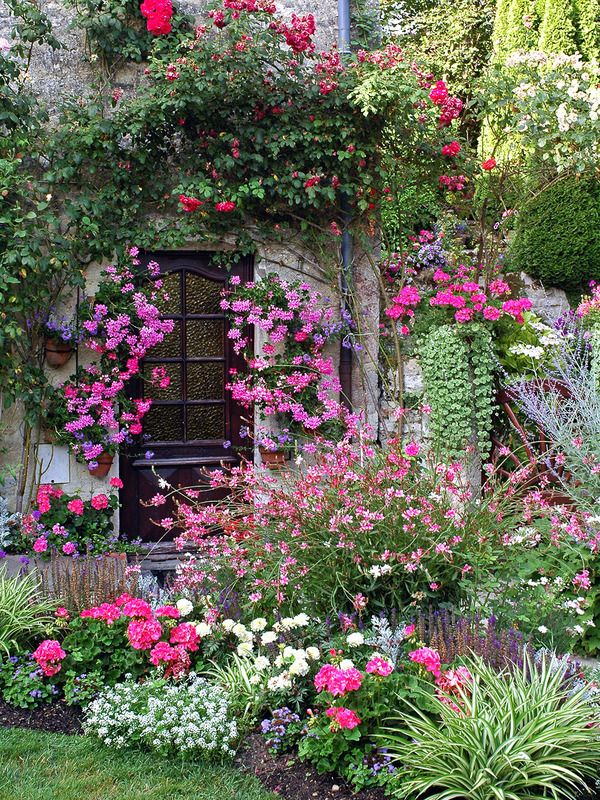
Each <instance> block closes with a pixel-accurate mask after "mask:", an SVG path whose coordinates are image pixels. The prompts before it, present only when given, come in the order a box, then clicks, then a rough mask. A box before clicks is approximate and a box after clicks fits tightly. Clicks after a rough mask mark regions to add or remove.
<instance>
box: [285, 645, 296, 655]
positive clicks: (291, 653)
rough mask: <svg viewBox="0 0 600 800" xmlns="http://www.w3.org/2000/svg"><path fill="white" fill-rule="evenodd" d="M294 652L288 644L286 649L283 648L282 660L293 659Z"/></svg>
mask: <svg viewBox="0 0 600 800" xmlns="http://www.w3.org/2000/svg"><path fill="white" fill-rule="evenodd" d="M294 652H295V651H294V648H293V647H291V645H289V644H288V646H287V647H284V648H283V657H284V658H293V656H294Z"/></svg>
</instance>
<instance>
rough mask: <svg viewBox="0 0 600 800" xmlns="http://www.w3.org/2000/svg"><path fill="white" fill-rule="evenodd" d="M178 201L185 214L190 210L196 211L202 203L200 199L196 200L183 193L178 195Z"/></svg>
mask: <svg viewBox="0 0 600 800" xmlns="http://www.w3.org/2000/svg"><path fill="white" fill-rule="evenodd" d="M179 202H180V203H181V206H182V208H183V210H184V211H185V212H186V214H190V213H191V212H192V211H197V210H198V209H199V208H200V206H203V205H204V203H203V202H202V200H196V198H195V197H187V196H186V195H185V194H180V195H179Z"/></svg>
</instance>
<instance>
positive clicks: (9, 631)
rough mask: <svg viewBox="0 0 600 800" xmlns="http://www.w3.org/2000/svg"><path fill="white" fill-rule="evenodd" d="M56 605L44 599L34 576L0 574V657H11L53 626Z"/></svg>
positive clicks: (4, 572) (3, 570)
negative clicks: (21, 647)
mask: <svg viewBox="0 0 600 800" xmlns="http://www.w3.org/2000/svg"><path fill="white" fill-rule="evenodd" d="M54 605H55V604H54V603H53V602H52V601H50V600H46V599H44V598H43V597H42V595H41V592H40V586H39V583H38V579H37V576H36V575H35V574H33V573H32V574H25V575H15V576H14V577H9V576H8V575H7V574H6V569H2V570H0V653H3V654H5V655H7V656H8V655H11V653H13V652H16V651H18V649H19V647H20V646H22V645H23V644H25V643H26V642H28V641H31V640H32V639H34V638H35V637H36V636H40V635H43V634H44V633H46V631H47V629H48V627H49V626H50V625H52V622H53V618H52V611H53V610H54Z"/></svg>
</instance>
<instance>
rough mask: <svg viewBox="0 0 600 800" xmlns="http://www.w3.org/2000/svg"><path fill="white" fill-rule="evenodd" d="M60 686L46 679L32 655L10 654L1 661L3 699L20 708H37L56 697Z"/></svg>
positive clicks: (0, 688) (0, 680) (0, 685)
mask: <svg viewBox="0 0 600 800" xmlns="http://www.w3.org/2000/svg"><path fill="white" fill-rule="evenodd" d="M58 691H59V690H58V688H57V687H56V686H55V684H53V683H52V682H51V681H48V680H46V678H45V675H44V673H43V671H42V669H41V668H40V666H39V664H38V663H37V662H36V661H35V659H34V658H33V656H31V655H21V656H10V657H9V658H6V659H4V660H2V661H0V692H1V694H2V699H3V700H5V701H6V702H7V703H10V704H11V705H13V706H18V707H19V708H35V707H36V706H38V705H41V704H42V703H50V702H51V701H52V700H54V699H55V698H56V695H57V694H58Z"/></svg>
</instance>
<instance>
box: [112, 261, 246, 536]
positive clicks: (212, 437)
mask: <svg viewBox="0 0 600 800" xmlns="http://www.w3.org/2000/svg"><path fill="white" fill-rule="evenodd" d="M145 260H146V262H147V261H151V260H154V261H157V262H158V263H159V264H160V267H161V273H163V275H164V278H163V285H164V287H165V288H166V290H167V292H168V293H169V295H170V296H169V299H168V300H167V301H164V302H163V303H162V305H161V307H160V310H161V313H162V316H163V317H164V318H165V319H172V320H173V322H174V329H173V333H171V334H169V335H168V336H166V337H165V339H164V341H163V342H162V343H161V344H160V345H158V346H157V347H154V348H153V349H152V350H151V351H150V353H149V356H148V357H147V358H146V359H145V360H144V366H145V368H146V369H147V370H150V369H152V368H153V367H157V366H159V367H164V369H165V370H166V371H167V374H168V375H169V377H170V378H171V382H170V384H169V386H168V387H166V388H164V389H157V388H154V387H150V388H149V392H148V395H149V396H150V397H152V399H153V403H152V408H151V409H150V411H149V412H148V414H147V415H146V417H145V418H144V436H145V437H146V444H145V445H144V449H145V450H147V451H150V453H151V454H152V456H151V457H150V458H144V457H132V456H130V455H127V454H123V455H122V456H121V458H120V474H121V478H122V480H123V482H124V487H123V489H122V490H121V503H122V509H121V532H122V533H123V534H124V535H126V536H127V537H128V538H137V537H138V536H139V537H141V538H142V540H143V541H146V542H150V541H156V540H158V539H160V538H163V534H164V531H163V529H162V528H159V527H157V526H156V525H155V524H154V522H153V520H154V521H157V520H160V519H163V518H164V517H167V516H172V515H173V512H174V508H173V505H172V504H171V503H169V504H167V505H163V506H159V507H158V508H146V507H144V506H143V503H145V502H148V501H149V500H150V499H151V498H152V497H153V496H154V495H155V494H157V492H159V491H160V489H159V486H158V478H159V477H160V478H163V479H164V480H166V481H168V482H169V483H170V484H171V485H173V486H175V487H187V486H197V485H199V484H203V483H204V484H205V483H206V482H207V479H206V476H205V474H204V471H205V470H207V469H208V470H210V469H217V468H219V467H220V465H221V463H224V464H228V465H234V464H238V463H239V449H240V448H241V447H242V445H243V444H244V440H243V439H242V437H241V436H240V428H241V427H242V426H243V422H242V415H244V416H245V418H246V419H247V418H248V413H249V412H248V410H247V409H242V408H241V407H240V406H237V405H236V404H235V403H233V401H232V400H231V397H230V396H228V393H226V392H225V383H226V382H227V376H228V375H229V370H230V369H232V368H234V369H237V370H238V372H239V371H241V370H243V368H244V364H243V360H242V359H241V358H240V357H239V356H236V354H235V353H234V352H233V346H232V342H231V340H230V339H229V338H228V336H227V320H226V318H225V315H224V314H223V312H222V311H221V308H220V301H221V290H222V289H223V287H224V286H225V285H226V283H227V281H228V280H229V278H230V277H231V276H233V275H237V276H239V277H240V279H241V280H242V281H247V280H250V279H251V277H252V261H251V259H249V258H246V259H243V260H241V261H240V262H239V263H238V264H237V265H235V266H234V267H233V268H232V270H231V271H230V272H227V271H226V270H225V269H223V268H220V267H218V266H215V265H211V264H210V254H209V253H152V254H147V255H146V256H145ZM143 390H144V387H143V386H140V385H139V384H138V385H137V386H132V395H133V396H138V397H139V396H140V394H141V393H143ZM226 443H231V444H230V445H229V444H226ZM217 496H218V495H217V494H216V493H214V492H212V493H210V494H207V495H205V497H206V499H217Z"/></svg>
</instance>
